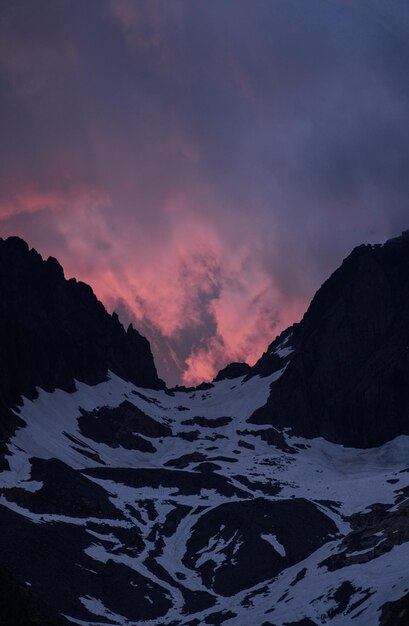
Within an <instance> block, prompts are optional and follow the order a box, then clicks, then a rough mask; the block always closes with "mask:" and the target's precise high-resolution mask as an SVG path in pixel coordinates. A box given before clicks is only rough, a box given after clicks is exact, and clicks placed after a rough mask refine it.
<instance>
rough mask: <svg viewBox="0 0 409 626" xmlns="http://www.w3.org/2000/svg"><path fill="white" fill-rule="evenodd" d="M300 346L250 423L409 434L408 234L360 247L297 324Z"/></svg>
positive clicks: (373, 437) (358, 442)
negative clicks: (384, 242) (381, 243)
mask: <svg viewBox="0 0 409 626" xmlns="http://www.w3.org/2000/svg"><path fill="white" fill-rule="evenodd" d="M291 344H292V346H293V348H294V349H295V352H294V354H292V355H291V359H290V362H289V364H288V366H287V369H286V371H285V372H284V374H283V376H282V377H281V378H280V379H279V380H278V381H277V382H276V383H274V384H273V385H272V388H271V394H270V398H269V400H268V403H267V405H266V406H265V407H263V408H261V409H259V410H257V411H256V412H255V413H254V414H253V416H252V418H251V420H250V421H251V422H253V423H258V424H261V423H272V424H274V426H290V427H291V428H292V429H293V430H294V431H295V432H296V433H298V434H301V435H304V436H307V437H314V436H323V437H325V438H326V439H328V440H330V441H333V442H337V443H342V444H344V445H350V446H357V447H369V446H376V445H380V444H382V443H384V442H386V441H388V440H390V439H392V438H394V437H396V436H398V435H402V434H408V433H409V237H408V235H407V234H406V235H405V234H404V235H402V237H400V238H397V239H396V240H391V241H389V242H387V243H386V244H385V245H383V246H360V247H358V248H356V249H355V250H354V251H353V252H352V253H351V254H350V256H349V257H348V258H347V259H346V260H345V261H344V262H343V264H342V265H341V267H340V268H339V269H338V270H337V271H336V272H335V273H334V274H333V275H332V276H331V277H330V278H329V279H328V280H327V282H326V283H324V285H323V286H322V287H321V289H319V291H318V292H317V294H316V295H315V297H314V299H313V301H312V302H311V305H310V307H309V309H308V311H307V313H306V314H305V316H304V318H303V320H302V321H301V322H300V324H297V325H295V326H294V327H293V329H292V336H291Z"/></svg>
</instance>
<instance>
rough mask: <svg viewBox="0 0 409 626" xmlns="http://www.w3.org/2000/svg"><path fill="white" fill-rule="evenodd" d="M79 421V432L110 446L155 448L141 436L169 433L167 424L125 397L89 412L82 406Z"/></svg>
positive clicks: (153, 450)
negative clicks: (117, 403) (115, 404)
mask: <svg viewBox="0 0 409 626" xmlns="http://www.w3.org/2000/svg"><path fill="white" fill-rule="evenodd" d="M78 425H79V428H80V431H81V433H82V434H83V435H84V436H85V437H88V438H90V439H93V440H94V441H98V442H99V443H105V444H106V445H108V446H110V447H111V448H118V446H122V447H123V448H127V449H128V450H132V449H135V450H141V451H142V452H155V448H154V446H153V445H152V444H151V442H150V441H147V440H146V439H144V437H150V438H154V439H158V438H159V437H168V436H170V435H171V434H172V431H171V429H170V428H169V427H168V426H165V425H164V424H161V423H160V422H158V421H156V420H154V419H153V418H152V417H149V415H146V414H145V413H144V412H143V411H142V410H141V409H140V408H138V407H137V406H135V405H134V404H132V403H131V402H129V401H128V400H125V401H124V402H122V403H121V404H120V405H119V406H118V407H113V408H112V407H106V406H105V407H102V408H100V409H96V410H94V411H88V412H87V411H84V410H83V409H81V416H80V417H79V418H78ZM140 435H142V436H140Z"/></svg>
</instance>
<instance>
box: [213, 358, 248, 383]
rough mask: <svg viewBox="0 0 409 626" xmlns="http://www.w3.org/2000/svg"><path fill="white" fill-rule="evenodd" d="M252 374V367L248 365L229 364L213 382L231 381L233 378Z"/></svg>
mask: <svg viewBox="0 0 409 626" xmlns="http://www.w3.org/2000/svg"><path fill="white" fill-rule="evenodd" d="M250 372H251V367H250V365H248V364H247V363H229V365H226V367H224V368H223V369H221V370H220V371H219V372H218V374H217V376H216V378H215V379H214V381H213V382H218V381H219V380H226V379H229V380H231V379H232V378H238V377H239V376H246V375H247V374H249V373H250Z"/></svg>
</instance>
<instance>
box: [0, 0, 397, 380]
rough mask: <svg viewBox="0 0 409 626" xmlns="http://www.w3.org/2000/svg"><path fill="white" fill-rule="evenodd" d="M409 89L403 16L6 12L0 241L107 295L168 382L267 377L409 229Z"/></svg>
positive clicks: (184, 5) (120, 2) (239, 7)
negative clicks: (358, 254)
mask: <svg viewBox="0 0 409 626" xmlns="http://www.w3.org/2000/svg"><path fill="white" fill-rule="evenodd" d="M408 67H409V6H408V5H407V3H406V2H401V1H400V0H396V1H392V2H383V1H381V0H373V1H372V2H369V0H368V1H366V0H362V1H357V2H352V1H351V2H350V1H345V2H341V1H336V0H326V1H324V0H321V1H320V0H308V2H306V1H305V0H268V1H267V0H266V1H264V0H256V1H255V2H250V0H246V1H242V0H234V1H233V0H229V1H226V0H208V1H206V2H202V1H200V0H186V1H184V0H183V1H178V0H175V1H174V2H169V1H168V0H162V1H160V0H150V1H149V2H148V1H147V2H139V1H136V0H111V1H108V0H87V1H86V2H72V1H68V0H52V1H51V0H48V1H46V0H37V1H36V2H35V3H33V2H31V1H29V0H20V1H19V0H17V1H15V2H2V4H1V20H0V86H1V103H0V105H1V117H0V131H1V136H2V150H1V155H0V166H1V172H2V174H1V176H2V181H1V192H0V219H1V220H2V221H1V231H2V233H3V234H11V233H19V234H22V235H23V236H25V237H26V238H27V239H28V240H29V243H30V244H31V245H36V246H38V247H39V249H40V250H41V251H43V252H44V253H45V254H53V255H55V256H59V257H60V258H61V260H62V261H63V262H64V265H65V266H66V268H67V270H68V273H69V274H76V275H78V276H79V277H81V278H84V279H87V280H89V281H91V282H92V284H93V285H94V287H95V289H96V291H97V293H98V294H99V295H100V296H101V297H103V298H104V300H105V302H106V303H107V305H108V306H111V307H112V306H114V305H115V306H117V307H118V306H119V308H120V310H121V315H122V317H123V319H124V320H125V319H126V320H134V321H135V325H136V326H139V328H141V330H142V331H143V332H145V331H146V333H147V334H148V335H149V336H150V338H151V339H152V340H153V343H154V346H156V351H157V352H158V353H159V352H161V353H162V354H163V355H164V356H163V359H162V361H163V362H162V363H161V362H160V356H159V355H158V356H157V358H158V359H159V367H160V368H162V372H163V375H166V376H167V378H168V379H172V381H173V382H174V381H175V380H176V377H177V376H180V371H181V369H183V368H187V371H186V373H185V380H186V382H191V381H193V380H194V379H195V378H198V377H200V376H209V375H211V372H212V371H214V369H217V367H221V366H223V365H224V364H225V362H226V361H228V360H229V359H232V358H234V359H238V358H246V357H248V358H249V359H250V360H251V359H254V358H256V356H257V354H259V353H260V352H261V351H262V350H263V349H264V348H265V346H266V344H267V343H268V342H269V341H270V340H271V339H272V335H273V334H274V333H275V332H276V331H277V330H279V329H281V328H282V327H283V326H285V325H286V324H287V323H289V322H291V321H293V320H294V319H295V318H296V317H297V316H299V315H300V314H301V313H302V312H303V309H304V307H305V306H306V304H307V302H308V299H309V298H310V297H311V295H312V294H313V292H314V290H315V289H316V288H317V287H318V286H319V284H320V283H321V281H322V280H323V279H324V278H325V277H326V275H328V273H329V272H330V271H332V270H333V269H334V268H335V267H336V265H337V264H338V263H339V262H340V261H341V259H342V257H343V256H345V254H347V253H348V251H349V250H350V249H351V248H352V247H353V246H354V245H356V244H359V243H361V242H362V241H370V242H372V241H382V240H384V239H385V238H387V237H389V236H392V235H395V234H396V233H397V232H399V231H400V230H403V229H404V228H406V227H407V226H408V222H409V219H408V216H409V210H408V203H407V197H408V192H409V182H408V181H409V178H408V176H407V171H408V165H409V124H408V113H409V110H408V107H409V81H408V76H407V74H408V69H407V68H408ZM118 303H122V304H119V305H118ZM193 358H194V359H195V364H193ZM165 361H167V362H166V363H165ZM185 361H186V363H185ZM170 370H172V372H171V371H170Z"/></svg>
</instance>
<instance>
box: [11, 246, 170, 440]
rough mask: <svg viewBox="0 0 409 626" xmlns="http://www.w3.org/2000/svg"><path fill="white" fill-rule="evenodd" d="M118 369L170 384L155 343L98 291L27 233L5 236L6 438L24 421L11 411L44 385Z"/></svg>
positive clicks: (128, 376)
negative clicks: (159, 368) (30, 241)
mask: <svg viewBox="0 0 409 626" xmlns="http://www.w3.org/2000/svg"><path fill="white" fill-rule="evenodd" d="M108 370H111V371H113V372H115V373H116V374H118V375H119V376H121V377H122V378H123V379H125V380H129V381H132V382H133V383H135V384H137V385H140V386H143V387H150V388H152V389H159V388H164V386H165V385H164V383H163V381H161V380H160V379H159V378H158V375H157V372H156V368H155V364H154V362H153V357H152V353H151V350H150V346H149V342H148V341H147V340H146V339H145V338H144V337H142V336H141V335H140V334H139V333H138V332H137V331H136V330H134V328H133V327H132V326H130V327H129V328H128V330H127V331H125V329H124V328H123V326H122V325H121V323H120V322H119V320H118V317H117V315H115V314H113V315H109V313H107V311H106V310H105V308H104V306H103V305H102V304H101V303H100V302H99V301H98V300H97V298H96V297H95V295H94V293H93V292H92V289H91V288H90V287H89V286H88V285H86V284H85V283H81V282H77V281H76V280H75V279H74V278H73V279H71V280H66V279H65V278H64V272H63V269H62V267H61V265H60V264H59V263H58V261H57V260H56V259H54V258H52V257H50V258H48V259H47V261H43V259H42V257H41V256H40V255H39V254H38V253H37V252H36V251H35V250H29V248H28V245H27V244H26V243H25V241H23V240H22V239H19V238H17V237H10V238H8V239H6V240H2V239H0V412H1V414H2V420H1V426H0V437H1V440H2V441H3V442H4V440H5V438H6V437H7V435H9V434H10V433H11V432H12V431H13V429H14V428H15V426H16V425H17V423H18V420H17V419H16V418H15V416H13V415H12V414H11V413H10V408H11V407H13V406H15V405H16V404H17V403H18V402H19V399H20V397H21V395H24V396H26V397H28V398H33V397H35V396H36V387H41V388H42V389H46V390H47V391H52V390H54V389H56V388H59V389H64V390H66V391H74V389H75V382H74V379H76V380H79V381H83V382H86V383H88V384H91V385H92V384H96V383H99V382H102V381H103V380H106V378H107V372H108Z"/></svg>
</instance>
